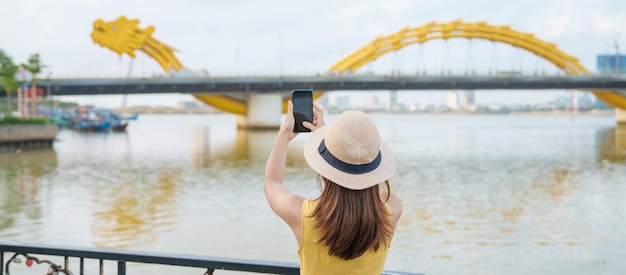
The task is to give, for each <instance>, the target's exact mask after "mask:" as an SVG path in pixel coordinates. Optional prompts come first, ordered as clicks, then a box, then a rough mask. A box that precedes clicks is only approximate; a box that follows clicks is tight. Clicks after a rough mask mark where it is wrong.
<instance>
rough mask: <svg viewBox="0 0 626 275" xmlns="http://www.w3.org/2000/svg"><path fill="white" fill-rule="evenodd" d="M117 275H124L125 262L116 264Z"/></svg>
mask: <svg viewBox="0 0 626 275" xmlns="http://www.w3.org/2000/svg"><path fill="white" fill-rule="evenodd" d="M117 275H126V262H122V261H118V262H117Z"/></svg>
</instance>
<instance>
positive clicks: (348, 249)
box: [311, 176, 393, 260]
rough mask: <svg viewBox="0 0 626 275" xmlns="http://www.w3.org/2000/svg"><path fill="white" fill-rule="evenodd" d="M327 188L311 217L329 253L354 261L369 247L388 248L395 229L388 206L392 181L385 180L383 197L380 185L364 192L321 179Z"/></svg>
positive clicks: (324, 189) (376, 248)
mask: <svg viewBox="0 0 626 275" xmlns="http://www.w3.org/2000/svg"><path fill="white" fill-rule="evenodd" d="M320 178H321V179H322V180H323V183H324V187H323V191H322V194H321V196H320V197H319V198H318V202H317V206H316V207H315V210H313V213H311V217H313V218H315V227H316V228H317V229H318V230H319V231H320V235H321V236H322V237H321V239H320V240H319V242H323V243H325V244H326V245H328V247H329V250H328V254H329V255H331V256H333V255H334V256H337V257H339V258H341V259H344V260H350V259H354V258H356V257H359V256H361V255H363V253H365V251H367V250H368V249H370V248H373V249H374V251H378V248H379V247H380V246H381V245H384V246H388V241H389V240H390V239H391V235H392V234H393V229H392V225H391V213H390V212H389V210H387V208H386V206H385V203H386V202H387V200H388V199H389V192H390V190H389V182H388V181H385V182H384V184H385V186H384V188H386V190H384V191H385V192H383V194H386V196H385V198H382V197H381V190H380V187H379V186H381V184H377V185H374V186H372V187H370V188H367V189H364V190H350V189H347V188H344V187H342V186H339V185H337V184H335V183H334V182H332V181H330V180H328V179H326V178H324V177H321V176H319V177H318V182H319V183H320V184H321V182H322V180H320Z"/></svg>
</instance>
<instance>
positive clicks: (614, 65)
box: [596, 54, 626, 74]
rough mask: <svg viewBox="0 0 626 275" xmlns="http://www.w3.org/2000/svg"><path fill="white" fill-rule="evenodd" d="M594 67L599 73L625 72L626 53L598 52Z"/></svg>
mask: <svg viewBox="0 0 626 275" xmlns="http://www.w3.org/2000/svg"><path fill="white" fill-rule="evenodd" d="M596 68H597V69H598V72H599V73H601V74H616V73H617V74H626V55H623V54H620V55H615V54H599V55H598V56H597V58H596Z"/></svg>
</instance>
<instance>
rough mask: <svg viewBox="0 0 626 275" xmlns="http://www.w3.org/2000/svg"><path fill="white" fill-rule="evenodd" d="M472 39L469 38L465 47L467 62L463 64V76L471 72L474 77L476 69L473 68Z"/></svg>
mask: <svg viewBox="0 0 626 275" xmlns="http://www.w3.org/2000/svg"><path fill="white" fill-rule="evenodd" d="M472 41H473V40H472V39H471V38H469V45H468V47H467V51H468V52H467V60H466V63H465V75H468V74H469V73H470V71H472V73H471V74H472V75H476V69H475V68H474V47H473V45H474V44H473V43H472Z"/></svg>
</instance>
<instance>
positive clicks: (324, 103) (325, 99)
mask: <svg viewBox="0 0 626 275" xmlns="http://www.w3.org/2000/svg"><path fill="white" fill-rule="evenodd" d="M328 97H329V95H328V93H324V94H323V95H322V96H320V97H318V98H317V100H315V103H317V104H318V105H321V106H322V108H328V107H329V105H328Z"/></svg>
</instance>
